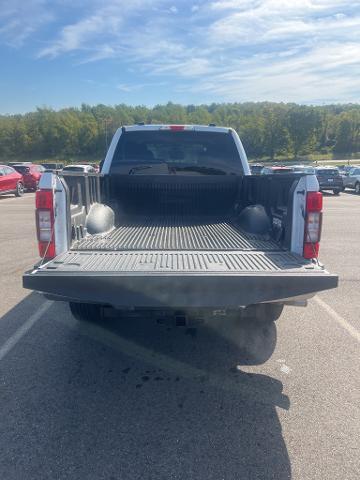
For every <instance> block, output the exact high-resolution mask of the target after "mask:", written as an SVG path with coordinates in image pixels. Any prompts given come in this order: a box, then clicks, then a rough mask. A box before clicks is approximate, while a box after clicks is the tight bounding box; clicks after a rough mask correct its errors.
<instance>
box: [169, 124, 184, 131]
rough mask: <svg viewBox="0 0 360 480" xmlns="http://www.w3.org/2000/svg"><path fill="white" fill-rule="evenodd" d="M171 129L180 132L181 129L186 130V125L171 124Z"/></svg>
mask: <svg viewBox="0 0 360 480" xmlns="http://www.w3.org/2000/svg"><path fill="white" fill-rule="evenodd" d="M170 130H172V131H174V132H180V131H181V130H185V125H170Z"/></svg>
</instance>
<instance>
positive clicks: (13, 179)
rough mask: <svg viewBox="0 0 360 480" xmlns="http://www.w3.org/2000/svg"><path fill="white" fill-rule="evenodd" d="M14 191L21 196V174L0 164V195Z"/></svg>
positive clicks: (22, 186) (22, 185) (22, 181)
mask: <svg viewBox="0 0 360 480" xmlns="http://www.w3.org/2000/svg"><path fill="white" fill-rule="evenodd" d="M9 193H14V194H15V195H16V196H17V197H21V196H22V194H23V193H24V180H23V176H22V175H21V174H20V173H18V172H17V171H16V170H14V169H13V168H12V167H9V166H7V165H0V195H5V194H9Z"/></svg>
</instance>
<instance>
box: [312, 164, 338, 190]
mask: <svg viewBox="0 0 360 480" xmlns="http://www.w3.org/2000/svg"><path fill="white" fill-rule="evenodd" d="M315 172H316V176H317V179H318V181H319V187H320V191H328V190H332V192H333V193H334V195H339V193H340V192H341V191H342V190H343V188H344V183H343V178H342V176H341V175H340V172H339V169H338V168H337V167H336V168H335V167H317V168H316V169H315Z"/></svg>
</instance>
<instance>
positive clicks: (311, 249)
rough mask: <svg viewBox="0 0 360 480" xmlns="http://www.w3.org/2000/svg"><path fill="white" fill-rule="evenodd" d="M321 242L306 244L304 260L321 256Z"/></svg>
mask: <svg viewBox="0 0 360 480" xmlns="http://www.w3.org/2000/svg"><path fill="white" fill-rule="evenodd" d="M319 247H320V244H319V242H316V243H305V244H304V258H307V259H309V260H310V259H311V258H317V257H318V256H319Z"/></svg>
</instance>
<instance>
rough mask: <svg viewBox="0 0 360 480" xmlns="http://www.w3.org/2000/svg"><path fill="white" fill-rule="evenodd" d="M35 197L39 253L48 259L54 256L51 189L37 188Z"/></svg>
mask: <svg viewBox="0 0 360 480" xmlns="http://www.w3.org/2000/svg"><path fill="white" fill-rule="evenodd" d="M35 198H36V200H35V204H36V228H37V237H38V244H39V254H40V257H41V258H46V259H48V260H49V259H51V258H54V257H55V256H56V247H55V235H54V203H53V191H52V190H38V191H37V192H36V197H35Z"/></svg>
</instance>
